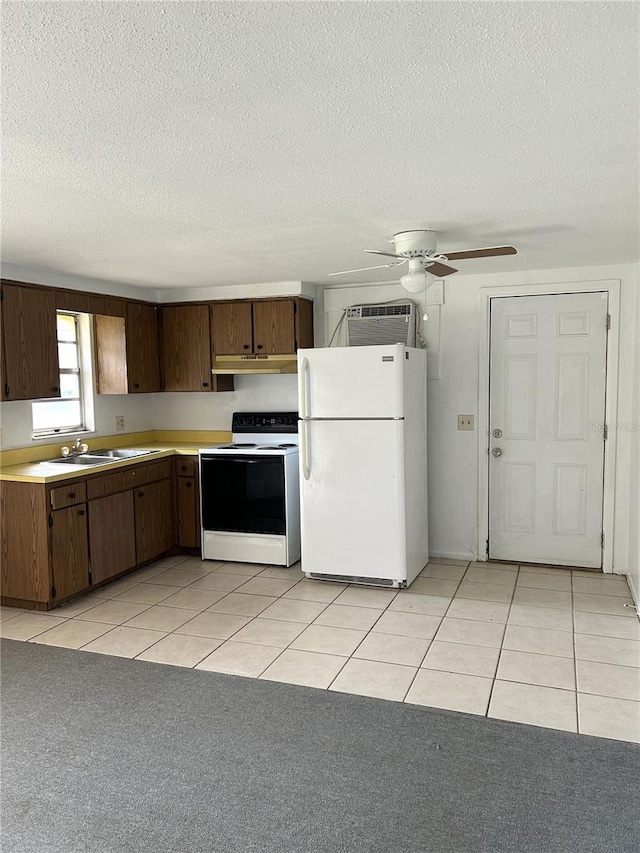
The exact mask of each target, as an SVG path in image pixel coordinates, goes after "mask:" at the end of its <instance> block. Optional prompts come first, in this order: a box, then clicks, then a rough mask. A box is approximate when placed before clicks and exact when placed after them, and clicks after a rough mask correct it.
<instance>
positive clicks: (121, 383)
mask: <svg viewBox="0 0 640 853" xmlns="http://www.w3.org/2000/svg"><path fill="white" fill-rule="evenodd" d="M93 324H94V325H93V329H94V339H95V347H96V386H97V389H98V394H145V393H153V392H155V391H159V390H160V366H159V356H158V319H157V309H156V308H155V306H153V305H146V304H143V303H137V302H129V303H127V310H126V317H125V318H123V317H115V316H106V315H102V314H96V315H95V316H94V318H93Z"/></svg>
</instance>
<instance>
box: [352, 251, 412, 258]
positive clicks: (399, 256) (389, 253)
mask: <svg viewBox="0 0 640 853" xmlns="http://www.w3.org/2000/svg"><path fill="white" fill-rule="evenodd" d="M363 251H365V252H367V254H369V255H385V256H386V257H387V258H402V259H403V260H407V258H405V256H404V255H395V254H394V253H393V252H380V251H379V250H378V249H364V250H363Z"/></svg>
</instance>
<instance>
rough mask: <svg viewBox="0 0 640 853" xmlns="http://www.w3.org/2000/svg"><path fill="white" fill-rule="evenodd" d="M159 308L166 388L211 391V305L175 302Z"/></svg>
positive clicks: (163, 373)
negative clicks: (176, 303)
mask: <svg viewBox="0 0 640 853" xmlns="http://www.w3.org/2000/svg"><path fill="white" fill-rule="evenodd" d="M160 311H161V315H160V316H161V324H160V326H161V330H162V334H161V338H162V376H163V389H164V390H165V391H209V390H210V389H211V382H212V378H211V342H210V340H209V306H208V305H175V306H168V307H166V308H161V309H160Z"/></svg>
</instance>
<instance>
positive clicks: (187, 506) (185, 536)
mask: <svg viewBox="0 0 640 853" xmlns="http://www.w3.org/2000/svg"><path fill="white" fill-rule="evenodd" d="M176 482H177V486H176V515H177V519H178V545H180V546H181V547H182V548H197V547H198V545H199V544H200V512H199V507H198V489H197V486H196V482H197V481H196V478H195V477H178V478H177V479H176Z"/></svg>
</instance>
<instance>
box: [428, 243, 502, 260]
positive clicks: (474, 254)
mask: <svg viewBox="0 0 640 853" xmlns="http://www.w3.org/2000/svg"><path fill="white" fill-rule="evenodd" d="M444 254H445V255H446V256H447V258H448V259H449V260H450V261H464V260H466V259H467V258H493V257H496V256H498V255H517V254H518V252H517V250H516V249H514V248H513V246H490V247H489V248H486V249H467V250H466V251H464V252H444Z"/></svg>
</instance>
